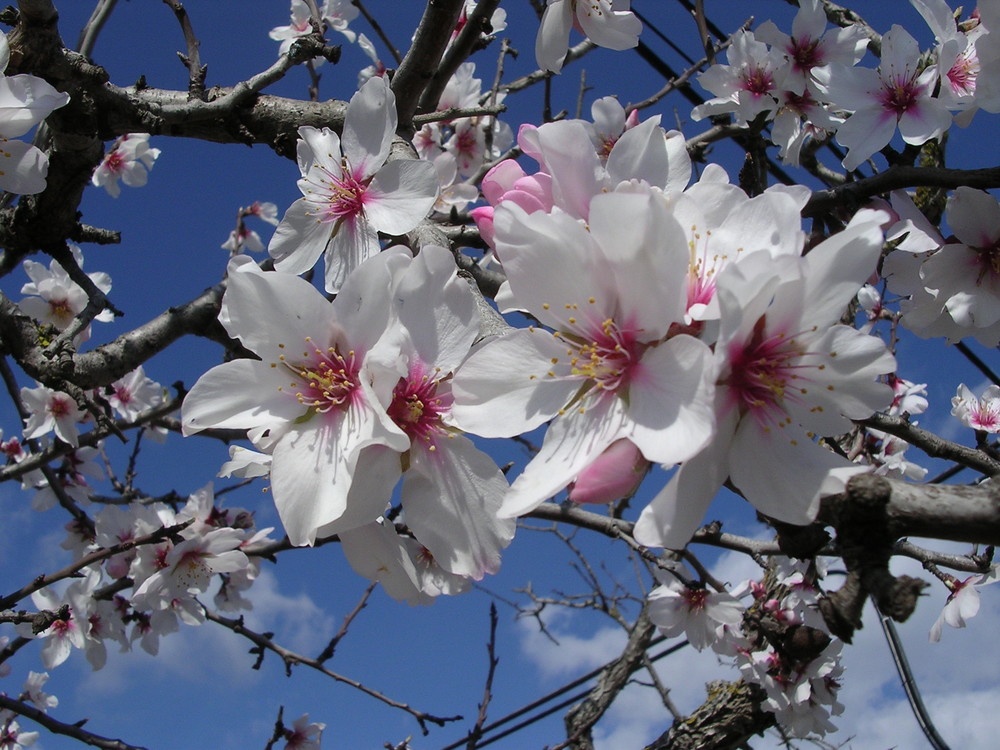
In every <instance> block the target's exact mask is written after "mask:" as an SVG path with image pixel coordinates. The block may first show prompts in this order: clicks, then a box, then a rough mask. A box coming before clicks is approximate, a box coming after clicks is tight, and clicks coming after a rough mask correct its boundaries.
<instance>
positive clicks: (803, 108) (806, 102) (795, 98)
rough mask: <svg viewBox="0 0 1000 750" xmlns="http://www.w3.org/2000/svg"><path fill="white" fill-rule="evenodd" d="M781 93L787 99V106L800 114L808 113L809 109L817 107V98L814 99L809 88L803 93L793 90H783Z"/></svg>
mask: <svg viewBox="0 0 1000 750" xmlns="http://www.w3.org/2000/svg"><path fill="white" fill-rule="evenodd" d="M781 94H782V96H783V98H784V100H785V108H786V109H790V110H792V111H793V112H797V113H799V114H800V115H804V116H805V115H808V113H809V111H810V110H811V109H813V108H814V107H816V100H815V99H813V96H812V94H810V93H809V90H808V89H807V90H806V91H804V92H803V93H801V94H796V93H793V92H791V91H782V92H781Z"/></svg>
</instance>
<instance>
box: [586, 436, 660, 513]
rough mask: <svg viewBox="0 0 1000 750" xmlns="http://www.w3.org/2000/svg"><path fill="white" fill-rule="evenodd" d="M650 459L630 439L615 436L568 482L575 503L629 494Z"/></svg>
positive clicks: (605, 499)
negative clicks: (613, 439)
mask: <svg viewBox="0 0 1000 750" xmlns="http://www.w3.org/2000/svg"><path fill="white" fill-rule="evenodd" d="M649 467H650V463H649V461H647V460H646V459H645V458H643V456H642V452H641V451H640V450H639V449H638V448H637V447H636V446H635V444H634V443H632V442H631V441H630V440H626V439H624V438H623V439H621V440H616V441H615V442H613V443H612V444H611V445H609V446H608V447H607V449H606V450H605V451H604V453H602V454H601V455H600V456H599V457H598V458H597V460H595V461H594V462H593V463H592V464H590V466H588V467H587V468H586V469H584V470H583V471H581V472H580V473H579V474H578V475H577V477H576V479H574V480H573V482H572V483H571V484H570V485H569V491H568V496H569V499H570V500H572V501H573V502H574V503H596V504H605V503H611V502H614V501H615V500H620V499H622V498H628V497H631V496H632V494H633V493H634V492H635V491H636V489H638V487H639V484H640V483H641V482H642V480H643V477H645V476H646V472H647V471H648V470H649Z"/></svg>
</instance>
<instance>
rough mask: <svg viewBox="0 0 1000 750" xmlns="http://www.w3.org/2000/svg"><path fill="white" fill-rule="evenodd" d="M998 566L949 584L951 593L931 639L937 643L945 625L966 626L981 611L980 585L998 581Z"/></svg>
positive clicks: (932, 629) (934, 626)
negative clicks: (966, 622)
mask: <svg viewBox="0 0 1000 750" xmlns="http://www.w3.org/2000/svg"><path fill="white" fill-rule="evenodd" d="M998 580H1000V578H998V576H997V568H996V567H995V566H994V567H993V568H991V569H990V572H989V573H984V574H981V575H974V576H969V577H968V578H966V579H965V580H964V581H959V580H957V579H955V580H953V581H952V583H951V584H950V585H949V588H950V589H951V593H950V594H949V595H948V601H947V603H945V605H944V609H942V610H941V614H940V615H939V616H938V618H937V620H935V621H934V624H933V625H931V630H930V634H929V640H930V641H931V643H937V642H938V641H940V640H941V632H942V631H943V630H944V626H945V625H949V626H950V627H953V628H964V627H965V621H966V620H971V619H972V618H973V617H975V616H976V615H977V614H978V613H979V587H980V586H987V585H989V584H991V583H996V582H997V581H998Z"/></svg>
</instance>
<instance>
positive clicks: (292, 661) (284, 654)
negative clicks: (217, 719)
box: [205, 610, 462, 735]
mask: <svg viewBox="0 0 1000 750" xmlns="http://www.w3.org/2000/svg"><path fill="white" fill-rule="evenodd" d="M205 618H206V619H208V620H210V621H212V622H214V623H216V624H218V625H221V626H222V627H224V628H227V629H229V630H231V631H233V632H234V633H236V634H237V635H241V636H243V637H244V638H246V639H248V640H249V641H251V642H252V643H254V644H256V646H257V648H256V649H254V650H253V653H257V654H258V655H260V656H263V654H264V652H265V651H271V652H273V653H275V654H277V655H278V656H279V657H281V660H282V661H283V662H284V663H285V672H286V674H290V673H291V669H292V667H293V666H295V665H296V664H302V665H304V666H306V667H309V668H311V669H315V670H316V671H317V672H320V673H321V674H324V675H326V676H327V677H329V678H331V679H333V680H336V681H337V682H342V683H344V684H345V685H350V686H351V687H353V688H354V689H355V690H360V691H361V692H362V693H365V694H366V695H369V696H371V697H372V698H375V699H376V700H379V701H381V702H382V703H385V704H386V705H387V706H391V707H392V708H398V709H399V710H400V711H405V712H406V713H408V714H410V716H412V717H413V718H414V719H416V721H417V724H419V725H420V730H421V731H422V732H423V733H424V735H427V734H429V732H430V730H429V729H428V728H427V724H428V723H430V724H436V725H437V726H442V727H443V726H444V725H445V724H447V723H449V722H452V721H460V720H461V718H462V717H461V716H434V715H433V714H429V713H426V712H424V711H420V710H418V709H416V708H413V707H412V706H410V705H409V704H407V703H401V702H400V701H397V700H394V699H392V698H390V697H388V696H386V695H383V694H382V693H380V692H379V691H377V690H375V689H373V688H370V687H368V686H367V685H365V684H364V683H362V682H358V681H357V680H355V679H352V678H350V677H345V676H344V675H342V674H338V673H336V672H333V671H331V670H329V669H327V668H326V667H325V666H323V664H321V663H320V662H319V661H318V660H316V659H311V658H309V657H308V656H304V655H302V654H298V653H296V652H294V651H291V650H289V649H287V648H285V647H284V646H280V645H278V644H277V643H275V642H274V641H273V640H271V638H269V637H268V636H267V635H265V634H262V633H257V632H256V631H253V630H250V629H249V628H247V627H246V626H245V625H244V624H243V618H242V617H240V618H238V619H235V620H234V619H230V618H227V617H222V616H220V615H217V614H215V613H214V612H211V611H209V610H205ZM258 663H259V662H258Z"/></svg>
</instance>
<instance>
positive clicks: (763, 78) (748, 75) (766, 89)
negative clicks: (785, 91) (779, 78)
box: [742, 67, 774, 96]
mask: <svg viewBox="0 0 1000 750" xmlns="http://www.w3.org/2000/svg"><path fill="white" fill-rule="evenodd" d="M742 78H743V89H744V90H746V91H749V92H750V93H751V94H753V95H754V96H762V95H764V94H767V93H770V91H771V90H772V89H773V88H774V77H773V76H772V75H771V73H770V71H768V70H765V69H764V68H760V67H750V68H747V69H746V70H745V71H744V72H743V76H742Z"/></svg>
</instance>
